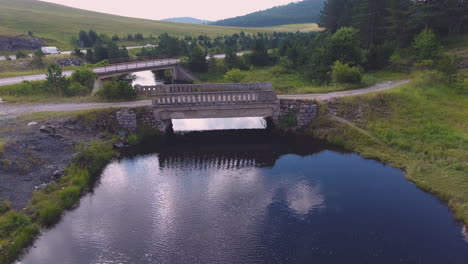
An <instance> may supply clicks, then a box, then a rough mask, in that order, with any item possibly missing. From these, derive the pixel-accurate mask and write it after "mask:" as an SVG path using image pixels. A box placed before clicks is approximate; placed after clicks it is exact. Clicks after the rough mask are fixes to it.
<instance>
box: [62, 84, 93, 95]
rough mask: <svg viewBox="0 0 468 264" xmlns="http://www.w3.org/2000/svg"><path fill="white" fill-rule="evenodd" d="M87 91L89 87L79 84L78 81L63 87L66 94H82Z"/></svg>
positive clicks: (85, 93)
mask: <svg viewBox="0 0 468 264" xmlns="http://www.w3.org/2000/svg"><path fill="white" fill-rule="evenodd" d="M89 93H90V90H89V88H88V87H85V86H83V85H81V84H80V83H78V82H72V83H71V84H70V86H68V87H67V88H66V89H65V95H66V96H84V95H87V94H89Z"/></svg>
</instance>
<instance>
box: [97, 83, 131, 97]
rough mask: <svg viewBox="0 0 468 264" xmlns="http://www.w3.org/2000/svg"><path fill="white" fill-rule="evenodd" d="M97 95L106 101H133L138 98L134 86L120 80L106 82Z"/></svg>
mask: <svg viewBox="0 0 468 264" xmlns="http://www.w3.org/2000/svg"><path fill="white" fill-rule="evenodd" d="M97 95H98V96H99V97H101V98H103V99H106V100H133V99H135V98H136V97H137V94H136V92H135V89H133V87H132V85H131V84H130V83H128V82H126V81H120V80H113V81H107V82H104V84H103V85H102V88H101V90H100V91H99V92H97Z"/></svg>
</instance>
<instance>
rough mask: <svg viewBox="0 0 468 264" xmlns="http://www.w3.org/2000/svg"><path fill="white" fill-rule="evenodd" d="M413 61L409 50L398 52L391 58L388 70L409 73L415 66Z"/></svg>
mask: <svg viewBox="0 0 468 264" xmlns="http://www.w3.org/2000/svg"><path fill="white" fill-rule="evenodd" d="M413 60H414V59H413V58H411V56H410V55H409V54H408V51H407V50H398V51H396V52H395V53H393V55H392V56H390V65H389V67H388V68H389V69H390V70H392V71H409V70H410V69H411V67H412V65H413Z"/></svg>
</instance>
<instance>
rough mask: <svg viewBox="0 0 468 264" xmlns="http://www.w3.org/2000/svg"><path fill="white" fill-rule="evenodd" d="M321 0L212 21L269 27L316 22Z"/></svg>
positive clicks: (238, 25) (217, 23)
mask: <svg viewBox="0 0 468 264" xmlns="http://www.w3.org/2000/svg"><path fill="white" fill-rule="evenodd" d="M322 7H323V0H304V1H301V2H293V3H290V4H287V5H283V6H276V7H273V8H270V9H266V10H262V11H258V12H254V13H250V14H247V15H245V16H239V17H234V18H228V19H223V20H219V21H216V22H214V23H212V24H213V25H218V26H231V27H234V26H236V27H270V26H278V25H287V24H302V23H317V22H318V19H319V17H320V10H321V9H322Z"/></svg>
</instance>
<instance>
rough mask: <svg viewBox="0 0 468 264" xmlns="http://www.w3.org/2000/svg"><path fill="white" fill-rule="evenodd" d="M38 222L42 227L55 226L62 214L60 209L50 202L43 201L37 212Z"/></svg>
mask: <svg viewBox="0 0 468 264" xmlns="http://www.w3.org/2000/svg"><path fill="white" fill-rule="evenodd" d="M37 213H38V216H39V222H40V223H41V224H42V225H44V226H51V225H53V224H55V223H56V222H57V221H58V220H59V218H60V215H61V214H62V208H61V207H60V206H59V205H58V204H56V203H55V202H52V201H44V202H43V203H42V204H41V207H40V209H39V210H38V211H37Z"/></svg>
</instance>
